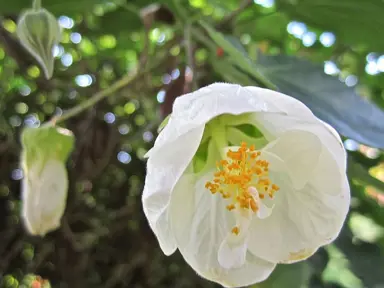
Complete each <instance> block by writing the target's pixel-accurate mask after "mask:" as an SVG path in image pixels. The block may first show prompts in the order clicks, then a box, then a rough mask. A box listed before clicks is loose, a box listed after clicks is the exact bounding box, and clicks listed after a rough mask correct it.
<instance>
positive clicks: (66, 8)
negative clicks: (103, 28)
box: [0, 0, 103, 16]
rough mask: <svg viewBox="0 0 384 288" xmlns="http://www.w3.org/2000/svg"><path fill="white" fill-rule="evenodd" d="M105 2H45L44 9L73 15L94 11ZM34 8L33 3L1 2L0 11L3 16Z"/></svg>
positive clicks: (47, 0)
mask: <svg viewBox="0 0 384 288" xmlns="http://www.w3.org/2000/svg"><path fill="white" fill-rule="evenodd" d="M102 2H103V0H66V1H61V0H43V1H42V7H44V8H45V9H47V10H49V11H50V12H52V13H54V14H56V15H57V16H59V15H69V16H70V15H72V14H73V13H76V12H84V11H90V10H92V8H93V6H94V5H96V4H100V3H102ZM31 7H32V1H25V0H12V1H0V11H1V13H2V14H8V13H19V12H20V11H21V10H23V9H28V8H31Z"/></svg>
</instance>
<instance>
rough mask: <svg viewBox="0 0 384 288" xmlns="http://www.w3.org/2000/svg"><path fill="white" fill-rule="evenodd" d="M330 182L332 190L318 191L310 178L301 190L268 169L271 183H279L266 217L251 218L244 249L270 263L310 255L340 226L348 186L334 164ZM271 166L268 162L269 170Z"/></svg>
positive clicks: (338, 230)
mask: <svg viewBox="0 0 384 288" xmlns="http://www.w3.org/2000/svg"><path fill="white" fill-rule="evenodd" d="M333 167H336V172H335V171H333V172H334V173H335V174H334V175H333V176H332V177H331V178H327V177H328V176H329V175H328V174H319V175H317V174H316V172H317V168H316V169H315V171H314V174H313V175H316V176H320V177H321V179H322V182H330V183H331V184H329V187H331V186H332V189H333V191H322V190H318V189H317V188H316V187H314V186H313V185H312V183H311V182H312V179H310V181H309V183H308V184H307V185H306V186H305V187H304V188H303V189H301V190H295V189H294V188H293V186H292V185H291V184H290V180H289V179H288V178H286V177H285V178H284V175H283V174H282V173H279V174H275V173H274V172H273V171H271V174H270V176H271V178H272V182H274V183H276V184H277V185H279V186H280V190H279V191H278V192H277V195H276V197H275V201H276V202H275V204H276V205H275V207H274V209H273V213H272V214H271V216H270V217H268V218H266V219H263V220H259V219H254V221H253V222H252V226H251V235H250V240H249V243H248V249H249V250H250V251H251V252H252V253H253V254H254V255H256V256H258V257H260V258H262V259H265V260H267V261H271V262H281V263H291V262H295V261H300V260H303V259H306V258H307V257H309V256H311V255H312V254H313V253H314V252H315V251H316V249H317V248H318V247H320V246H322V245H325V244H328V243H330V242H331V241H332V240H333V239H335V237H337V236H338V234H339V232H340V229H341V228H342V226H343V223H344V220H345V217H346V214H347V211H348V205H349V187H348V182H347V178H346V176H345V175H342V174H340V171H338V169H337V164H336V163H334V164H333ZM273 168H274V165H270V169H271V170H273Z"/></svg>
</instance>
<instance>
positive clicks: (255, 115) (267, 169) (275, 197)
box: [142, 83, 350, 287]
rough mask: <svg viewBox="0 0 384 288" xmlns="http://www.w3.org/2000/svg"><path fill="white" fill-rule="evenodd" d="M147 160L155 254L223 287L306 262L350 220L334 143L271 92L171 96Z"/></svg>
mask: <svg viewBox="0 0 384 288" xmlns="http://www.w3.org/2000/svg"><path fill="white" fill-rule="evenodd" d="M147 157H148V163H147V176H146V181H145V187H144V192H143V196H142V201H143V208H144V212H145V215H146V217H147V219H148V221H149V225H150V227H151V228H152V230H153V232H154V233H155V235H156V237H157V239H158V241H159V244H160V247H161V249H162V250H163V252H164V253H165V254H166V255H170V254H172V253H174V252H175V250H176V249H179V251H180V252H181V254H182V255H183V257H184V259H185V260H186V262H187V263H188V264H189V265H190V266H191V267H192V268H193V269H194V270H195V271H196V272H197V273H198V274H199V275H200V276H202V277H204V278H206V279H208V280H211V281H214V282H217V283H219V284H221V285H222V286H225V287H241V286H247V285H251V284H254V283H257V282H261V281H263V280H265V279H266V278H267V277H268V276H269V275H270V274H271V272H272V271H273V270H274V268H275V266H276V264H278V263H294V262H297V261H301V260H304V259H307V258H308V257H310V256H311V255H312V254H313V253H315V252H316V250H317V249H318V248H319V247H321V246H323V245H326V244H328V243H330V242H332V241H333V240H334V239H335V238H336V237H337V236H338V234H339V232H340V230H341V228H342V225H343V223H344V221H345V218H346V214H347V212H348V208H349V203H350V190H349V184H348V179H347V177H346V152H345V150H344V148H343V145H342V142H341V139H340V137H339V135H338V134H337V132H336V131H335V130H334V129H333V128H332V127H331V126H329V125H328V124H326V123H324V122H322V121H321V120H319V119H318V118H317V117H315V116H314V115H313V114H312V112H311V111H310V110H309V109H308V108H307V107H306V106H305V105H304V104H303V103H301V102H299V101H297V100H296V99H294V98H291V97H289V96H287V95H284V94H281V93H278V92H275V91H271V90H267V89H262V88H258V87H241V86H239V85H233V84H224V83H216V84H212V85H209V86H207V87H204V88H201V89H199V90H197V91H195V92H193V93H190V94H186V95H183V96H181V97H179V98H177V99H176V101H175V102H174V106H173V112H172V114H171V116H170V117H169V119H168V123H167V124H166V125H165V127H164V129H163V130H162V131H161V132H160V134H159V136H158V138H157V139H156V142H155V144H154V147H153V148H152V149H151V150H150V151H149V152H148V153H147Z"/></svg>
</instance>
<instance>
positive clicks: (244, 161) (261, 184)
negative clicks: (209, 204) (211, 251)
mask: <svg viewBox="0 0 384 288" xmlns="http://www.w3.org/2000/svg"><path fill="white" fill-rule="evenodd" d="M260 155H261V152H260V151H256V150H255V146H254V145H251V146H249V147H247V143H245V142H243V143H241V146H240V147H239V148H238V149H237V151H232V150H229V151H228V152H227V154H226V156H227V160H221V161H220V162H218V163H217V165H216V166H217V169H218V171H217V172H216V173H215V174H214V178H213V181H208V182H207V183H206V184H205V188H207V189H208V190H210V191H211V193H212V194H216V193H219V194H220V195H221V196H222V197H223V198H224V199H228V200H229V201H230V204H229V205H227V207H226V208H227V209H228V210H229V211H232V210H234V209H236V208H239V209H250V210H252V211H253V212H254V213H256V212H257V211H258V210H259V204H258V203H257V201H256V199H255V198H254V197H253V196H252V195H251V194H250V193H249V191H248V190H249V189H248V188H250V187H255V188H256V189H257V191H258V192H259V197H260V199H263V198H264V197H265V195H268V196H269V197H270V198H273V196H274V194H275V192H276V191H278V190H279V187H278V186H277V185H276V184H273V183H271V180H270V179H269V177H268V172H269V163H268V161H266V160H261V159H259V158H260ZM239 232H240V231H239V228H238V227H234V228H233V229H232V233H234V234H236V235H237V234H239Z"/></svg>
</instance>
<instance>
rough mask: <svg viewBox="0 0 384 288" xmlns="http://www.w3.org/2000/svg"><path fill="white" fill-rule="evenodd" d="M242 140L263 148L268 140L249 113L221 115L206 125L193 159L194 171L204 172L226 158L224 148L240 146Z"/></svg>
mask: <svg viewBox="0 0 384 288" xmlns="http://www.w3.org/2000/svg"><path fill="white" fill-rule="evenodd" d="M242 142H246V143H247V144H248V145H255V147H256V149H261V148H262V147H264V146H265V145H266V144H267V140H266V139H265V137H264V135H263V134H262V133H261V131H260V130H259V129H257V127H256V126H255V125H254V124H253V123H252V121H251V118H250V117H249V114H242V115H229V114H225V115H220V116H218V117H216V118H214V119H212V120H211V121H210V122H209V123H207V125H206V126H205V130H204V135H203V139H202V141H201V143H200V146H199V148H198V150H197V152H196V154H195V156H194V158H193V160H192V165H193V171H194V173H204V172H206V171H207V170H210V169H212V168H214V167H215V165H216V162H217V161H219V160H221V159H224V158H226V155H225V154H224V148H225V147H228V146H240V145H241V143H242Z"/></svg>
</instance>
